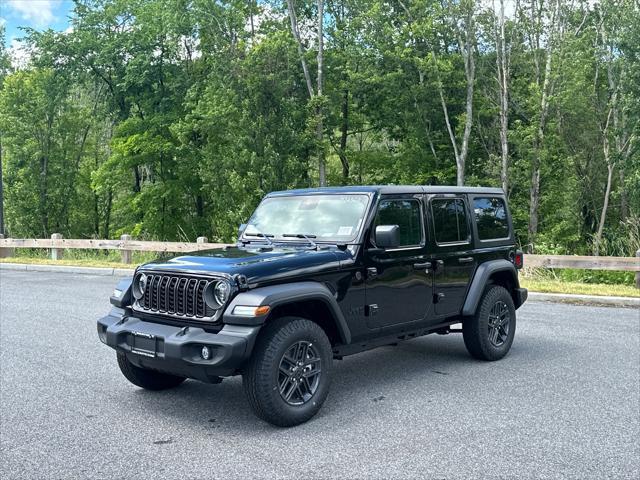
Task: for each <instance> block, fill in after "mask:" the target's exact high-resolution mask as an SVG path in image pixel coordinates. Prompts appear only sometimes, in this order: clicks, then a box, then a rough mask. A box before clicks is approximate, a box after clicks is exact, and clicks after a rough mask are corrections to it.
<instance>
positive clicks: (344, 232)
mask: <svg viewBox="0 0 640 480" xmlns="http://www.w3.org/2000/svg"><path fill="white" fill-rule="evenodd" d="M352 231H353V227H340V228H339V229H338V233H337V235H338V236H339V237H347V236H349V235H351V232H352Z"/></svg>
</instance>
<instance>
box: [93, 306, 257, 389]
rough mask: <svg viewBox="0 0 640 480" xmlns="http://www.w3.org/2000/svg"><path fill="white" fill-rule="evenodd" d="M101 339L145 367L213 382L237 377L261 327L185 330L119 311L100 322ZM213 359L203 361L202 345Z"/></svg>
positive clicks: (240, 326)
mask: <svg viewBox="0 0 640 480" xmlns="http://www.w3.org/2000/svg"><path fill="white" fill-rule="evenodd" d="M97 327H98V337H99V338H100V341H102V342H103V343H104V344H106V345H108V346H110V347H111V348H114V349H115V350H116V351H118V352H122V353H125V354H126V355H127V358H128V359H129V361H131V362H132V363H133V364H134V365H137V366H139V367H142V368H149V369H152V370H158V371H161V372H166V373H171V374H174V375H180V376H183V377H189V378H195V379H198V380H202V381H204V382H214V381H216V380H217V379H218V377H222V376H228V375H234V374H236V373H237V372H238V370H239V369H241V368H242V367H243V365H244V363H245V362H246V360H247V358H248V357H249V355H250V353H251V350H252V349H253V344H254V342H255V339H256V337H257V335H258V331H259V330H260V327H259V326H244V325H225V326H224V327H223V328H222V330H220V332H218V333H209V332H206V331H205V330H203V329H202V328H197V327H188V328H186V329H185V328H182V327H177V326H173V325H164V324H160V323H153V322H147V321H144V320H141V319H139V318H136V317H128V316H126V312H125V310H123V309H120V308H113V309H112V310H111V312H109V315H107V316H106V317H103V318H101V319H100V320H98V325H97ZM205 345H206V346H207V347H209V349H210V351H211V357H210V358H209V359H208V360H205V359H204V358H202V355H201V352H202V347H203V346H205Z"/></svg>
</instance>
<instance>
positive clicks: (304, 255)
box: [140, 245, 352, 284]
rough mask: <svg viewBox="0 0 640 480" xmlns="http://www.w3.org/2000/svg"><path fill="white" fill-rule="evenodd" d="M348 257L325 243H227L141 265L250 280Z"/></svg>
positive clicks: (326, 267)
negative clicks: (315, 246)
mask: <svg viewBox="0 0 640 480" xmlns="http://www.w3.org/2000/svg"><path fill="white" fill-rule="evenodd" d="M351 259H352V256H351V253H350V252H349V251H344V250H341V249H339V248H337V247H334V246H330V247H325V246H324V245H323V246H322V248H320V249H318V250H316V249H310V248H306V247H300V246H280V245H279V246H277V247H275V248H273V249H264V248H256V247H250V248H249V247H242V248H238V247H228V248H226V249H221V248H220V249H215V250H203V251H200V252H191V253H188V254H186V255H180V256H178V257H173V258H161V259H158V260H156V261H155V262H151V263H147V264H145V265H143V266H142V267H140V268H141V269H142V270H145V271H165V272H166V271H169V272H170V271H175V272H176V273H179V272H185V273H204V274H208V273H221V274H224V275H230V276H231V275H236V274H241V275H244V276H246V277H247V282H248V283H249V284H252V283H262V282H265V281H273V280H278V279H283V278H286V277H295V276H299V275H314V274H318V273H323V272H329V271H335V270H339V269H340V267H341V263H342V262H345V261H348V260H351Z"/></svg>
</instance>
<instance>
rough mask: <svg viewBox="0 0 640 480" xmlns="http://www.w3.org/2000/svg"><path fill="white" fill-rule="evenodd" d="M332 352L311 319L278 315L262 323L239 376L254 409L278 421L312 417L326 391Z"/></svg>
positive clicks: (281, 424)
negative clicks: (244, 367) (263, 325)
mask: <svg viewBox="0 0 640 480" xmlns="http://www.w3.org/2000/svg"><path fill="white" fill-rule="evenodd" d="M332 362H333V353H332V350H331V343H330V342H329V339H328V338H327V335H326V334H325V332H324V330H322V328H320V326H319V325H318V324H316V323H314V322H312V321H310V320H306V319H304V318H296V317H282V318H278V319H275V320H272V321H270V322H269V323H267V325H266V326H265V327H264V330H263V331H262V332H261V335H260V337H259V338H258V341H257V343H256V346H255V348H254V350H253V353H252V355H251V358H250V360H249V363H248V365H247V368H246V370H245V371H244V373H243V376H242V384H243V386H244V391H245V394H246V396H247V400H248V401H249V405H251V408H252V409H253V411H254V413H255V414H256V415H257V416H258V417H259V418H261V419H263V420H265V421H267V422H269V423H271V424H273V425H276V426H279V427H292V426H294V425H299V424H301V423H304V422H306V421H307V420H309V419H311V418H312V417H313V416H314V415H315V414H316V413H318V411H319V410H320V407H322V404H323V403H324V401H325V399H326V398H327V395H328V394H329V385H330V383H331V364H332Z"/></svg>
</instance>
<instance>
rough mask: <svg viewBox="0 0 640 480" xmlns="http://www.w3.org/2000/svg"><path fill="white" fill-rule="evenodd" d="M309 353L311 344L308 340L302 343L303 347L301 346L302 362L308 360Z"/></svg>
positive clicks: (300, 358)
mask: <svg viewBox="0 0 640 480" xmlns="http://www.w3.org/2000/svg"><path fill="white" fill-rule="evenodd" d="M308 354H309V344H308V343H307V342H304V343H303V344H302V347H301V348H300V357H299V360H300V361H301V362H306V360H307V355H308Z"/></svg>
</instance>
